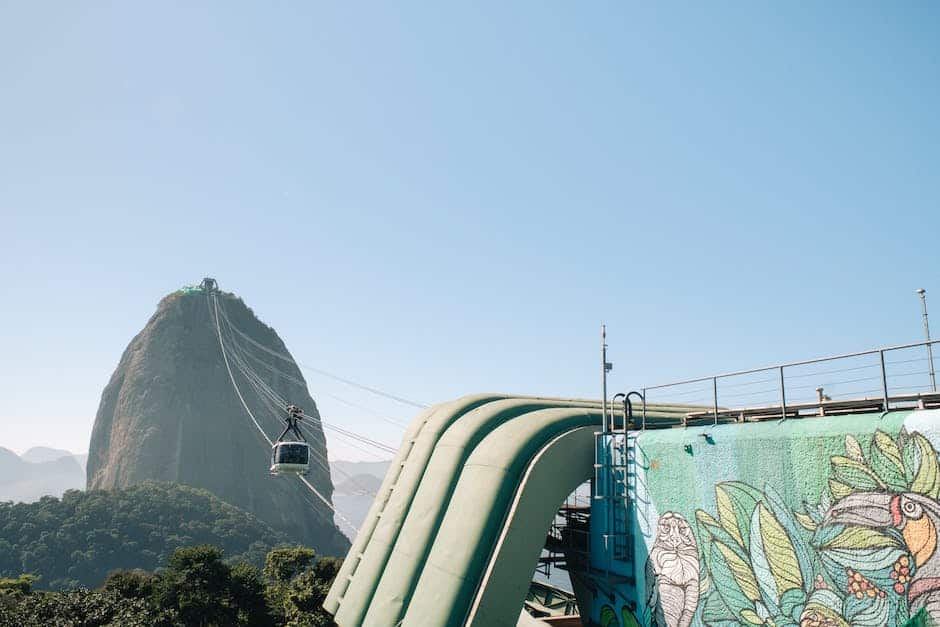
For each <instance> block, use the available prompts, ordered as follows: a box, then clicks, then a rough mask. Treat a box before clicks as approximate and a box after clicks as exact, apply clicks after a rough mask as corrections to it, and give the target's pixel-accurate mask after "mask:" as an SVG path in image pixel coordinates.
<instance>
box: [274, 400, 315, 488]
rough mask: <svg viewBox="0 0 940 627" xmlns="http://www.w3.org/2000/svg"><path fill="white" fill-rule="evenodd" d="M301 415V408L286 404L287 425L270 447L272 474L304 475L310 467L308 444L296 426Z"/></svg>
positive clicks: (301, 417) (302, 414) (302, 412)
mask: <svg viewBox="0 0 940 627" xmlns="http://www.w3.org/2000/svg"><path fill="white" fill-rule="evenodd" d="M303 416H304V410H302V409H301V408H299V407H297V406H296V405H288V406H287V418H286V419H285V422H286V423H287V426H286V427H284V431H283V432H281V435H280V436H279V437H278V438H277V440H275V442H274V445H273V446H272V447H271V474H272V475H305V474H307V471H308V470H309V469H310V445H309V444H307V440H306V438H304V434H303V433H301V432H300V428H299V427H298V424H299V423H300V421H301V419H303ZM285 438H290V439H285Z"/></svg>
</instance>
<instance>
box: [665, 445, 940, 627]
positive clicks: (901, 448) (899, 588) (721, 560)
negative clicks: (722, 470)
mask: <svg viewBox="0 0 940 627" xmlns="http://www.w3.org/2000/svg"><path fill="white" fill-rule="evenodd" d="M867 448H868V450H867V454H866V451H864V450H863V447H862V446H861V445H860V444H859V442H858V441H857V440H856V438H854V437H852V436H846V438H845V452H844V454H843V455H834V456H832V457H831V458H830V467H831V468H830V476H829V481H828V491H827V492H826V493H824V494H822V495H820V497H819V501H818V502H816V503H812V504H811V503H804V504H803V507H802V508H801V509H799V510H791V509H790V508H788V507H787V506H786V505H785V504H784V501H783V499H782V498H781V497H780V495H779V494H778V493H777V492H776V491H775V490H774V488H773V486H771V485H769V484H768V485H764V486H763V489H758V488H756V487H753V486H751V485H748V484H747V483H744V482H741V481H728V482H723V483H719V484H718V485H716V486H715V496H716V509H717V511H716V512H715V514H714V515H713V514H710V513H709V512H706V511H704V510H701V509H700V510H698V511H697V512H696V514H695V518H696V522H697V524H698V531H699V538H700V539H701V540H702V547H701V549H702V550H701V551H700V552H697V553H696V554H697V555H699V556H700V559H701V560H702V561H703V562H704V564H703V571H704V573H705V575H706V576H705V577H703V585H702V588H703V597H704V605H703V608H702V610H701V614H700V616H701V622H702V623H704V624H706V625H710V626H715V627H718V626H723V625H731V624H750V625H776V626H778V627H780V626H783V625H793V626H796V625H799V627H848V626H849V625H851V626H853V627H856V626H857V627H883V626H886V625H891V626H898V627H901V626H904V625H906V624H909V621H910V622H911V623H914V622H919V623H924V622H926V623H927V624H932V623H936V622H940V556H938V555H937V534H938V528H940V502H938V497H940V462H938V459H937V452H936V451H935V450H934V448H933V446H931V444H930V442H929V441H928V440H927V438H926V437H924V436H923V435H922V434H920V433H917V432H913V433H907V432H906V431H905V430H904V429H902V430H901V431H900V433H899V434H898V436H897V438H893V437H891V436H890V435H889V434H887V433H884V432H882V431H876V432H875V434H874V436H873V437H872V440H871V444H870V446H868V447H867ZM680 518H681V517H680ZM663 519H666V517H665V516H664V517H663ZM677 524H678V523H677ZM667 533H669V534H674V533H676V532H675V531H673V530H669V531H668V532H667ZM661 534H663V530H662V528H660V530H659V531H658V533H657V538H656V544H654V548H653V550H652V551H651V552H650V560H651V561H653V562H654V568H653V570H654V572H655V571H656V566H655V562H656V560H655V559H654V553H655V551H656V550H657V549H656V545H657V544H658V543H659V535H661ZM667 537H671V536H667ZM696 566H697V564H696ZM684 568H685V569H686V570H685V571H683V572H684V573H691V571H692V567H691V565H689V566H684ZM659 569H660V570H659V572H656V577H657V579H656V581H657V585H658V587H659V599H658V602H659V606H660V608H661V612H662V616H663V617H664V619H665V623H666V624H668V625H670V626H672V625H679V624H682V625H687V624H689V623H688V622H681V623H680V622H678V620H677V621H676V622H673V617H675V616H680V617H684V616H686V614H685V613H684V610H682V611H681V613H679V614H677V613H676V612H677V609H676V608H678V607H679V603H680V602H681V603H682V604H683V608H684V607H685V605H686V604H687V603H688V602H689V601H688V599H689V598H690V597H689V595H687V596H682V595H680V594H679V593H677V592H676V593H666V594H664V588H663V585H664V582H665V578H664V574H663V573H665V572H666V571H664V570H663V569H662V567H659ZM676 572H679V571H678V570H676ZM683 581H685V580H684V579H683ZM687 590H688V588H687ZM696 602H697V597H696ZM654 615H655V614H654Z"/></svg>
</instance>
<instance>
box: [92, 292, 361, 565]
mask: <svg viewBox="0 0 940 627" xmlns="http://www.w3.org/2000/svg"><path fill="white" fill-rule="evenodd" d="M214 298H215V299H217V304H218V313H219V316H218V321H219V326H218V328H217V326H216V315H215V306H214V303H213V296H212V295H210V294H209V293H207V292H206V291H204V290H202V289H199V288H184V289H183V290H180V291H178V292H174V293H172V294H170V295H168V296H166V297H165V298H164V299H163V300H161V301H160V304H159V305H158V307H157V311H156V313H155V314H154V315H153V317H151V318H150V321H149V322H147V325H146V326H145V327H144V328H143V330H142V331H141V332H140V333H138V334H137V336H136V337H135V338H134V339H133V340H132V341H131V343H130V344H129V345H128V347H127V349H125V351H124V354H123V355H122V356H121V361H120V363H119V364H118V366H117V369H116V370H115V371H114V374H113V375H112V376H111V380H110V381H109V382H108V385H107V387H105V389H104V392H103V393H102V395H101V403H100V405H99V406H98V413H97V415H96V417H95V425H94V429H93V431H92V436H91V444H90V447H89V451H88V466H87V480H88V481H87V484H88V489H97V488H103V489H113V488H124V487H128V486H130V485H133V484H137V483H140V482H142V481H147V480H158V481H172V482H178V483H183V484H186V485H190V486H194V487H198V488H204V489H206V490H208V491H210V492H212V493H213V494H215V495H216V496H218V497H220V498H221V499H223V500H224V501H227V502H229V503H232V504H233V505H237V506H238V507H241V508H242V509H244V510H246V511H249V512H251V513H253V514H254V515H255V516H257V517H258V518H260V519H261V520H263V521H265V522H266V523H268V524H269V525H271V526H272V527H273V528H274V529H276V530H278V531H282V532H284V533H285V534H286V535H287V537H289V538H290V539H291V540H294V541H297V542H303V543H305V544H308V545H310V546H313V547H315V548H316V549H317V550H318V551H319V552H321V553H324V554H327V555H343V554H345V552H346V550H347V549H348V547H349V542H348V540H347V539H346V538H345V536H343V535H342V533H340V531H339V529H338V528H337V527H336V525H335V524H334V522H333V515H332V512H331V511H330V510H329V509H328V508H327V507H326V506H325V505H324V504H323V503H322V502H321V501H320V500H319V499H318V498H317V497H316V496H315V495H314V494H313V493H312V492H310V491H309V490H308V488H307V487H306V486H304V485H303V484H302V483H301V482H300V481H299V480H298V479H297V478H296V477H289V476H279V477H274V476H271V475H269V474H268V465H269V462H270V451H271V449H270V446H269V445H268V443H267V442H266V441H265V440H264V438H263V437H262V435H261V434H260V433H259V431H258V427H260V428H261V429H263V430H264V432H265V433H266V434H267V436H268V437H269V438H271V439H272V440H273V439H275V438H276V437H277V435H278V434H279V433H280V431H281V429H282V428H283V423H282V422H281V419H282V415H283V408H282V407H278V406H276V405H275V403H273V402H272V401H271V400H270V398H269V397H266V396H265V395H264V394H262V393H261V392H260V391H259V388H258V378H260V379H261V380H262V381H263V383H264V384H265V385H266V386H267V389H268V390H269V396H270V395H271V394H272V393H273V394H275V395H277V396H279V397H281V398H283V399H287V400H288V401H289V402H290V403H293V404H296V405H299V406H300V407H302V408H303V409H304V411H305V413H306V414H307V415H308V416H310V417H312V418H314V420H305V421H304V423H303V425H302V428H303V430H304V433H305V436H306V439H307V441H308V442H309V444H310V455H311V459H310V474H309V475H308V477H307V479H308V481H309V482H310V483H311V484H312V485H313V486H314V487H315V488H316V489H317V491H319V493H320V494H321V495H323V497H324V498H326V499H328V500H330V499H331V498H332V493H333V485H332V482H331V480H330V475H329V470H328V467H327V464H326V459H327V455H326V441H325V439H324V437H323V430H322V428H321V426H320V424H319V413H318V411H317V407H316V404H315V403H314V401H313V399H312V398H311V397H310V393H309V392H308V391H307V385H306V382H305V381H304V378H303V375H302V374H301V372H300V370H299V369H298V368H297V365H296V364H295V363H294V361H293V359H292V358H291V357H290V353H289V352H288V350H287V347H286V346H285V345H284V342H283V341H281V338H280V337H278V335H277V333H276V332H275V331H274V329H272V328H270V327H268V326H267V325H265V324H264V323H262V322H261V321H260V320H259V319H258V318H257V317H256V316H255V314H254V312H252V310H251V309H249V308H248V307H247V306H246V305H245V303H244V302H243V301H242V300H241V299H240V298H238V297H236V296H235V295H234V294H230V293H225V292H215V294H214ZM220 334H221V338H222V341H223V343H224V345H225V350H226V356H227V357H228V359H229V363H230V365H231V367H232V377H234V380H235V384H236V385H237V386H238V389H239V391H240V392H241V395H242V397H243V398H244V402H245V403H246V404H247V406H248V408H249V409H250V410H251V412H252V414H253V416H254V418H255V419H256V420H257V423H258V424H257V426H256V425H255V424H254V423H253V421H252V418H251V417H249V415H248V413H247V412H246V410H245V408H244V407H243V406H242V403H241V402H240V400H239V397H238V394H237V393H236V389H235V386H233V383H232V379H231V378H230V375H229V371H228V369H227V368H226V364H225V361H224V360H223V356H222V351H221V350H220V346H219V344H220ZM239 366H241V367H239ZM252 377H255V380H254V381H253V380H252Z"/></svg>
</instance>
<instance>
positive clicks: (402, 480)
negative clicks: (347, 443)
mask: <svg viewBox="0 0 940 627" xmlns="http://www.w3.org/2000/svg"><path fill="white" fill-rule="evenodd" d="M881 359H882V364H883V363H884V359H883V357H882V358H881ZM883 368H884V366H883V365H882V369H883ZM781 372H782V368H781ZM876 376H877V375H876ZM880 379H881V381H882V383H883V384H884V386H885V391H884V394H883V395H880V396H879V397H877V398H874V399H871V398H852V399H843V400H837V401H829V400H820V401H819V402H818V403H816V404H813V403H806V404H803V405H783V406H780V407H762V408H759V409H756V410H734V411H731V410H726V409H723V408H720V407H719V406H718V404H717V402H715V403H714V404H713V405H711V406H710V407H708V408H701V407H692V406H679V405H646V407H645V408H644V409H645V417H646V422H645V425H646V427H647V428H646V429H639V430H637V429H632V428H631V429H624V428H623V427H624V425H623V413H622V412H619V413H617V414H616V419H615V420H614V421H613V423H614V425H613V428H611V427H610V425H606V426H605V425H604V424H603V421H602V418H601V412H600V407H599V404H598V403H596V402H591V401H578V400H564V399H544V398H526V397H510V396H504V395H481V396H473V397H465V398H462V399H458V400H456V401H453V402H451V403H446V404H443V405H439V406H436V407H434V408H431V409H429V410H427V411H426V412H424V413H423V414H422V415H421V416H419V418H418V419H416V420H415V422H414V423H413V424H412V425H411V427H410V428H409V431H408V433H407V435H406V437H405V441H404V443H403V446H402V448H401V450H400V451H399V454H398V457H397V458H396V460H395V462H394V463H393V465H392V468H391V470H390V471H389V474H388V476H387V477H386V478H385V482H384V483H383V486H382V489H381V491H380V493H379V496H378V497H377V498H376V501H375V503H374V505H373V508H372V511H371V512H370V514H369V517H368V519H367V521H366V523H365V524H364V525H363V528H362V530H361V531H360V534H359V536H358V537H357V538H356V541H355V543H354V545H353V548H352V550H351V552H350V554H349V556H348V557H347V559H346V561H345V562H344V564H343V568H342V570H341V571H340V573H339V575H338V576H337V579H336V582H335V583H334V586H333V589H332V590H331V591H330V594H329V597H328V599H327V601H326V603H325V606H326V608H327V609H328V610H329V611H330V612H332V613H334V615H335V617H336V621H337V623H338V624H339V625H341V626H342V627H351V626H353V625H389V626H391V625H399V624H400V625H415V626H417V625H421V626H451V625H454V626H456V625H473V626H483V625H486V626H500V625H507V626H511V625H516V624H517V623H518V624H520V625H521V624H529V623H531V620H532V619H530V617H527V616H522V617H520V614H519V610H520V608H521V607H522V604H523V601H524V599H525V597H526V592H527V590H528V587H529V579H530V578H531V575H532V572H533V570H534V568H535V566H536V563H537V562H538V560H539V555H540V553H541V551H542V548H543V546H545V540H546V531H548V530H549V528H550V527H551V526H552V524H553V521H554V520H556V516H555V515H556V512H557V510H558V506H559V504H560V503H561V502H562V501H563V500H564V498H565V496H566V495H567V494H569V493H570V492H571V491H573V490H574V489H575V488H576V487H577V486H578V485H579V484H581V483H583V482H585V481H588V480H590V481H591V485H592V499H591V506H590V518H589V538H588V540H587V541H586V542H584V543H583V549H584V550H581V548H579V546H580V545H579V543H578V542H575V541H572V538H573V537H574V536H573V534H572V533H567V534H566V533H565V530H562V531H561V533H560V534H559V535H558V537H559V538H561V540H562V541H561V544H562V545H563V549H562V550H565V551H568V552H569V554H568V555H566V556H565V559H564V562H565V564H566V565H567V568H568V570H569V572H570V575H571V578H572V584H573V586H574V588H575V593H576V594H577V597H578V605H579V607H580V609H581V621H582V623H583V624H584V625H585V626H587V625H591V626H601V627H610V626H612V625H617V626H618V627H619V626H621V625H622V626H628V625H668V626H669V627H680V626H681V627H685V626H688V625H710V626H712V625H714V626H718V625H721V626H727V625H735V624H744V625H748V624H750V625H757V624H766V625H800V626H801V627H807V626H810V625H820V626H822V625H826V626H829V627H848V626H849V625H853V626H855V625H861V626H871V627H881V626H883V625H896V626H898V627H900V626H903V625H907V624H909V621H921V622H919V623H910V624H934V623H936V622H937V621H940V554H938V553H937V544H938V540H940V538H938V530H940V460H938V453H937V451H938V450H940V410H938V409H931V407H937V406H940V396H937V395H936V394H920V395H917V396H916V398H914V397H912V396H911V395H910V394H908V395H907V396H904V397H893V396H890V397H889V394H888V392H887V383H886V378H885V376H884V374H883V370H882V375H881V377H880ZM781 384H782V380H781ZM638 424H643V423H639V421H637V423H633V422H631V423H630V425H629V426H630V427H634V426H637V425H638ZM662 427H674V428H662ZM568 531H569V532H570V531H572V530H568ZM566 542H567V544H565V543H566ZM577 551H581V553H582V554H581V555H574V554H573V553H574V552H577Z"/></svg>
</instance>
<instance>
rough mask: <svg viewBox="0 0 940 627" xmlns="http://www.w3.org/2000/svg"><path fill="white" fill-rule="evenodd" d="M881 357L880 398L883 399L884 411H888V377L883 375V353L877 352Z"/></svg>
mask: <svg viewBox="0 0 940 627" xmlns="http://www.w3.org/2000/svg"><path fill="white" fill-rule="evenodd" d="M878 355H879V356H880V357H881V396H882V398H883V399H884V405H885V411H888V375H887V374H885V352H884V351H878Z"/></svg>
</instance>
